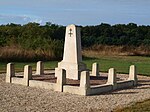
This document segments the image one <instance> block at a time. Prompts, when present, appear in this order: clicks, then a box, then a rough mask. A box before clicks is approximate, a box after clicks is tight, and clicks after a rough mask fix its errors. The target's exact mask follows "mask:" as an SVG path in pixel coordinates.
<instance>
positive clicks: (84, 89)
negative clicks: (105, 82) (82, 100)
mask: <svg viewBox="0 0 150 112" xmlns="http://www.w3.org/2000/svg"><path fill="white" fill-rule="evenodd" d="M80 94H81V95H88V94H90V75H89V71H82V72H81V78H80Z"/></svg>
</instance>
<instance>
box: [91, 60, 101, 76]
mask: <svg viewBox="0 0 150 112" xmlns="http://www.w3.org/2000/svg"><path fill="white" fill-rule="evenodd" d="M91 76H99V64H98V63H93V65H92V74H91Z"/></svg>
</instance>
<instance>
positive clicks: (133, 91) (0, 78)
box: [0, 74, 150, 112]
mask: <svg viewBox="0 0 150 112" xmlns="http://www.w3.org/2000/svg"><path fill="white" fill-rule="evenodd" d="M118 77H122V76H121V75H118ZM125 77H127V76H126V75H125V76H124V77H123V78H125ZM138 79H139V85H138V86H137V87H135V88H130V89H126V90H119V91H114V92H111V93H107V94H101V95H95V96H80V95H72V94H68V93H60V92H54V91H50V90H45V89H38V88H31V87H25V86H22V85H15V84H9V83H5V81H4V80H5V74H0V112H85V111H86V112H101V111H102V112H110V111H112V110H113V109H115V108H120V107H125V106H128V105H131V104H132V103H134V102H137V101H143V100H145V99H150V77H145V76H138Z"/></svg>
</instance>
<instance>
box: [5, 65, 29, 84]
mask: <svg viewBox="0 0 150 112" xmlns="http://www.w3.org/2000/svg"><path fill="white" fill-rule="evenodd" d="M12 77H15V68H14V64H13V63H8V64H7V70H6V82H8V83H11V82H12V80H11V79H12ZM23 79H24V81H23V84H24V85H26V86H29V80H31V79H32V67H31V66H29V65H26V66H24V75H23Z"/></svg>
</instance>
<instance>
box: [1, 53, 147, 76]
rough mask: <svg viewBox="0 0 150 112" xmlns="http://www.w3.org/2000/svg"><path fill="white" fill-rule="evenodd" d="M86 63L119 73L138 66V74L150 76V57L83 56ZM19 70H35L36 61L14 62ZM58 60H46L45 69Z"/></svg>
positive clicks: (2, 64)
mask: <svg viewBox="0 0 150 112" xmlns="http://www.w3.org/2000/svg"><path fill="white" fill-rule="evenodd" d="M83 61H84V63H86V64H87V67H88V68H89V69H91V66H92V63H94V62H97V63H99V65H100V71H102V72H107V71H108V69H109V68H111V67H114V68H116V70H117V72H118V73H128V72H129V66H130V65H132V64H134V65H136V66H137V70H138V74H141V75H147V76H150V57H141V56H96V55H95V57H94V56H93V57H88V58H87V57H85V58H83ZM13 63H15V68H16V70H17V71H23V66H24V65H27V64H29V65H31V66H32V67H33V70H35V67H36V63H33V62H26V63H24V62H13ZM57 63H58V61H48V62H44V66H45V69H54V68H55V67H56V66H57ZM6 64H7V63H4V62H3V63H2V62H1V63H0V72H5V71H6Z"/></svg>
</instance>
